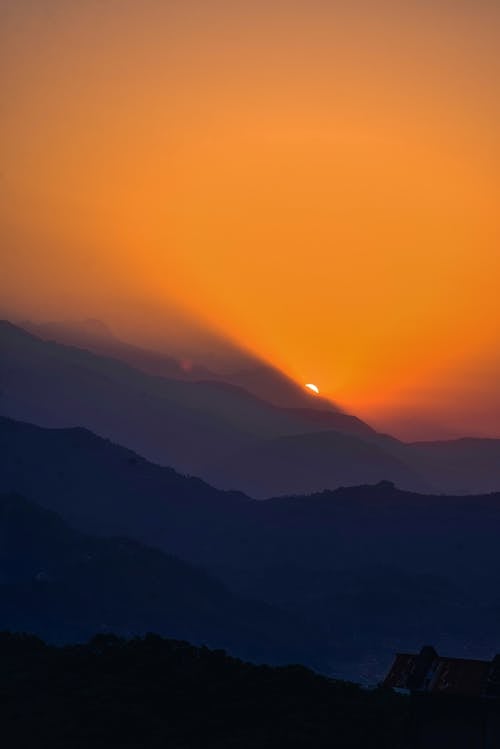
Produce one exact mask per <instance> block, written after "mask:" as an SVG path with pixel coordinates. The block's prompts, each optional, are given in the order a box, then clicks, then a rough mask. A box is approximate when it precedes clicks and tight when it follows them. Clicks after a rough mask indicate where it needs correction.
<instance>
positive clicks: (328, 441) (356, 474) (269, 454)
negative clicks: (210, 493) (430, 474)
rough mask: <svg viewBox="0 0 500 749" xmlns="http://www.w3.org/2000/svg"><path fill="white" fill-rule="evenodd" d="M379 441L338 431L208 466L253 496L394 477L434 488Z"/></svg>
mask: <svg viewBox="0 0 500 749" xmlns="http://www.w3.org/2000/svg"><path fill="white" fill-rule="evenodd" d="M384 448H385V445H384V446H380V445H378V444H377V442H376V441H375V438H373V441H364V440H362V439H359V438H358V436H356V435H354V434H345V433H340V432H338V431H328V432H318V433H315V434H299V435H292V436H288V437H280V438H278V439H274V440H268V441H265V442H264V441H261V442H260V443H259V444H258V445H256V446H254V447H251V448H246V449H243V450H241V451H240V452H239V453H235V454H234V455H232V456H231V460H229V461H228V460H227V459H225V460H223V461H221V462H220V463H219V464H215V465H214V466H212V467H211V468H210V469H209V470H207V471H205V476H206V478H207V479H208V480H209V481H211V482H212V483H214V484H215V485H216V486H220V487H223V488H224V487H225V488H231V487H238V488H239V489H242V490H243V491H245V492H247V493H248V494H250V495H251V496H252V497H258V498H265V497H268V496H270V495H280V494H308V493H310V492H314V491H316V492H318V491H322V490H323V489H324V488H325V487H337V486H343V485H344V486H345V485H348V486H349V485H354V486H355V485H358V484H373V483H377V482H378V481H382V480H384V479H386V477H390V479H391V480H392V481H394V482H396V483H397V484H399V485H400V486H403V487H411V488H413V489H419V490H420V491H428V490H430V485H429V484H427V483H426V482H425V481H424V480H423V479H422V478H420V476H419V475H418V473H417V471H416V470H412V469H411V468H410V467H409V466H408V465H407V464H405V462H404V460H403V459H400V458H398V457H395V456H394V455H392V454H391V452H390V451H387V450H385V449H384Z"/></svg>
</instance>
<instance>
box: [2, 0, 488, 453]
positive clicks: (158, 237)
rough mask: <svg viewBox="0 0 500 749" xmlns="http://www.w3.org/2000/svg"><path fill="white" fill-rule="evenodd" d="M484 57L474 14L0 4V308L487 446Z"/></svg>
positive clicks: (127, 1) (473, 10) (399, 430)
mask: <svg viewBox="0 0 500 749" xmlns="http://www.w3.org/2000/svg"><path fill="white" fill-rule="evenodd" d="M499 45H500V5H499V4H498V3H497V2H494V1H491V2H489V1H487V0H454V1H453V2H452V1H451V0H433V2H430V0H418V2H417V0H406V1H405V0H399V1H398V2H391V1H390V0H380V2H376V1H375V0H349V2H335V0H329V1H328V2H327V1H326V0H307V1H306V0H304V1H302V0H287V2H284V1H283V2H282V1H281V0H266V2H264V0H253V2H243V1H242V0H231V2H229V1H226V0H220V1H216V0H182V2H180V0H178V1H177V2H172V1H171V0H85V1H83V0H82V1H81V2H79V0H73V1H72V2H67V0H0V87H1V91H2V97H1V103H0V110H1V111H0V253H1V257H0V261H1V275H0V284H1V298H0V307H2V309H4V310H7V311H8V312H9V314H15V315H17V316H21V317H22V316H25V317H31V318H34V319H37V320H49V319H56V318H59V319H61V318H65V319H66V318H72V317H98V318H102V319H104V320H106V322H108V323H109V324H110V325H111V326H112V327H113V328H114V329H116V330H117V332H118V333H119V334H120V335H122V336H124V337H128V338H129V339H131V340H135V341H140V342H147V343H148V345H158V346H160V345H161V346H165V345H167V344H168V341H167V339H168V335H175V330H176V329H177V337H179V336H181V337H182V336H187V337H188V338H189V336H190V332H189V331H190V330H196V331H198V332H197V334H196V335H195V334H194V333H193V341H192V342H193V346H194V345H195V344H196V341H197V340H198V338H197V335H198V337H199V330H200V329H206V330H207V331H210V332H211V333H214V334H216V335H217V336H220V338H221V339H224V340H227V341H229V342H234V344H235V345H237V346H238V347H241V348H243V349H245V350H248V351H250V352H252V353H254V354H255V355H256V356H258V357H261V358H262V359H264V360H265V361H268V362H270V363H271V364H273V365H275V366H277V367H279V368H281V369H282V370H283V371H284V372H285V373H286V374H287V375H290V376H291V377H293V378H294V379H295V380H297V382H299V383H306V382H307V383H309V382H312V383H315V384H317V385H318V387H319V388H320V390H321V392H322V394H324V395H326V396H329V397H331V398H332V399H333V400H334V401H335V402H336V403H338V404H340V405H341V406H342V407H343V408H345V409H346V410H347V411H350V412H352V413H355V414H357V415H359V416H361V417H362V418H365V419H366V420H368V421H370V422H371V423H372V424H375V425H376V426H378V427H379V428H381V429H385V430H386V431H391V432H393V433H395V434H398V435H399V436H402V437H405V438H408V439H410V438H412V439H413V438H434V437H436V438H437V437H443V436H461V435H464V434H472V435H480V436H500V426H499V425H500V385H499V384H498V383H499V382H500V354H499V353H498V352H499V351H500V345H499V344H500V304H499V302H498V288H499V282H500V247H499V234H500V231H499V230H500V212H499V210H498V208H499V206H498V195H499V187H500V184H499V183H500V140H499V138H498V132H499V129H500V112H499V109H500V96H499V93H500V92H499V90H498V89H499V81H500V70H499V68H500V57H499V55H498V48H499ZM180 320H181V321H182V324H181V323H180V322H179V321H180ZM172 321H173V322H172ZM186 321H187V322H186ZM189 321H192V326H190V323H189ZM166 331H167V332H166Z"/></svg>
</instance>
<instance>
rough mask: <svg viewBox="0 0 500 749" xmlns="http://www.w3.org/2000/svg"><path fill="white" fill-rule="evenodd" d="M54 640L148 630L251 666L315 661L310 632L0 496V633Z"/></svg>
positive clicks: (179, 569)
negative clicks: (249, 661) (213, 649)
mask: <svg viewBox="0 0 500 749" xmlns="http://www.w3.org/2000/svg"><path fill="white" fill-rule="evenodd" d="M2 629H10V630H17V631H26V632H32V633H36V634H39V635H41V636H43V637H46V638H49V639H50V640H51V641H53V642H54V641H55V642H68V641H75V640H82V639H86V638H88V637H89V636H90V634H93V633H94V632H96V631H101V632H102V631H105V632H106V631H113V632H118V633H121V634H125V635H127V636H133V635H137V634H143V633H145V632H148V631H155V632H159V633H162V634H165V635H167V636H171V637H183V638H189V639H190V640H192V641H194V642H197V643H204V644H209V645H212V646H214V647H222V646H223V647H225V648H227V649H229V650H230V651H231V652H232V653H235V654H237V655H240V656H243V657H247V658H250V659H252V660H255V661H257V662H262V661H267V662H272V663H284V662H287V661H288V660H290V659H292V660H298V661H301V662H303V663H309V664H314V663H319V662H320V657H319V654H320V648H321V645H320V644H319V638H318V633H317V632H316V633H315V635H316V636H315V637H313V631H312V630H311V629H308V628H307V627H306V626H305V625H301V624H300V623H299V619H298V617H295V618H293V617H290V615H289V614H288V615H285V614H284V613H282V612H280V611H279V610H277V609H274V608H273V607H271V606H269V605H267V604H263V603H258V602H254V601H250V600H245V599H243V598H242V597H239V596H237V595H234V594H232V593H230V592H229V590H227V589H226V588H225V587H224V586H223V585H222V584H221V583H219V582H217V581H216V580H214V579H213V578H212V577H210V576H209V575H207V574H206V573H204V572H203V571H202V570H200V569H198V568H196V567H193V566H191V565H189V564H186V563H185V562H182V561H181V560H179V559H176V558H175V557H173V556H171V555H167V554H165V553H163V552H161V551H159V550H156V549H150V548H147V547H145V546H143V545H142V544H140V543H138V542H137V541H131V540H129V539H123V538H114V539H106V538H94V537H92V536H89V535H86V534H82V533H79V532H77V531H75V530H73V529H71V528H69V527H68V526H67V525H66V524H65V523H64V522H63V520H62V519H61V518H60V517H59V516H58V515H56V514H54V513H53V512H49V511H47V510H44V509H42V508H40V507H38V506H37V505H35V504H33V503H31V502H28V501H26V500H24V499H23V498H21V497H19V496H14V495H0V630H2Z"/></svg>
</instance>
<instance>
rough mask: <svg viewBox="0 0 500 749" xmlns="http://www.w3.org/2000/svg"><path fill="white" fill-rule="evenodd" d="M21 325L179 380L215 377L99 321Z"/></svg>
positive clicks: (31, 330) (30, 330)
mask: <svg viewBox="0 0 500 749" xmlns="http://www.w3.org/2000/svg"><path fill="white" fill-rule="evenodd" d="M21 327H22V328H23V329H25V330H27V331H28V332H30V333H32V334H33V335H35V336H37V337H39V338H42V339H43V340H49V341H56V342H57V343H63V344H65V345H67V346H77V347H79V348H85V349H88V350H89V351H93V352H94V353H96V354H101V355H103V356H106V357H112V358H115V359H119V360H120V361H123V362H125V363H126V364H130V366H132V367H136V368H137V369H140V370H142V371H144V372H147V373H148V374H152V375H158V376H160V377H171V378H175V379H180V380H197V379H207V380H211V379H216V377H217V375H216V374H215V373H214V372H212V371H211V370H210V369H208V368H206V367H201V366H199V365H198V366H196V365H194V366H190V367H189V368H186V367H185V366H183V365H182V362H180V361H179V360H178V359H176V358H175V357H174V356H168V355H167V354H163V353H160V352H158V351H151V350H150V349H146V348H143V347H141V346H135V345H133V344H131V343H127V342H125V341H122V340H121V339H120V338H117V337H116V336H115V335H114V333H113V332H112V331H111V329H110V328H109V327H108V326H107V325H106V324H105V323H104V322H102V321H101V320H95V319H87V320H76V321H74V320H72V321H54V322H47V323H33V322H30V321H25V322H23V323H22V325H21Z"/></svg>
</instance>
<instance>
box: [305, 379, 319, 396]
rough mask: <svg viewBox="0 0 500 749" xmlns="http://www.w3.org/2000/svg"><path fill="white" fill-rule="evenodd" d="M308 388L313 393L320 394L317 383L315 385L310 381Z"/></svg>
mask: <svg viewBox="0 0 500 749" xmlns="http://www.w3.org/2000/svg"><path fill="white" fill-rule="evenodd" d="M306 388H308V389H309V390H310V391H311V392H312V393H316V395H319V388H318V386H317V385H313V383H312V382H308V383H307V384H306Z"/></svg>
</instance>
